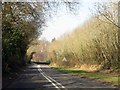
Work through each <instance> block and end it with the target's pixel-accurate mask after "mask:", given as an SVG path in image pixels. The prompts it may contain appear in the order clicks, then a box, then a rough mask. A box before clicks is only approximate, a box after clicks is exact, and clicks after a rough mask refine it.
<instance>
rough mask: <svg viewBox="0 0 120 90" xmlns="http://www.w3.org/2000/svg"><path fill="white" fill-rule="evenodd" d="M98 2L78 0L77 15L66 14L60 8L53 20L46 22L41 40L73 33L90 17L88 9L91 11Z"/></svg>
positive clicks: (96, 0)
mask: <svg viewBox="0 0 120 90" xmlns="http://www.w3.org/2000/svg"><path fill="white" fill-rule="evenodd" d="M98 1H99V2H101V1H102V0H80V2H81V4H80V7H79V9H78V12H79V13H78V14H77V15H76V14H70V13H68V12H67V13H66V10H65V8H64V7H63V6H62V8H61V10H59V12H58V13H57V14H56V15H55V16H54V18H50V19H48V20H47V22H46V23H47V27H45V28H44V31H43V34H42V36H41V38H46V39H47V40H48V41H51V40H52V39H53V38H54V37H55V38H56V39H58V38H59V37H60V36H62V35H63V34H65V33H69V32H71V31H73V30H74V29H75V28H77V27H78V26H80V25H82V24H83V23H84V22H85V21H86V20H88V19H89V18H90V17H91V16H92V12H91V11H90V9H93V8H94V7H93V6H94V3H95V2H98ZM104 1H108V0H104Z"/></svg>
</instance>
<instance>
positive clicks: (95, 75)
mask: <svg viewBox="0 0 120 90" xmlns="http://www.w3.org/2000/svg"><path fill="white" fill-rule="evenodd" d="M52 68H53V69H56V70H59V71H64V72H66V73H68V74H72V75H80V76H84V77H87V78H92V79H96V80H99V81H103V82H110V83H112V84H113V85H119V84H120V78H119V80H118V76H115V75H110V74H104V73H100V72H87V71H83V70H76V69H73V68H66V67H52ZM118 83H119V84H118Z"/></svg>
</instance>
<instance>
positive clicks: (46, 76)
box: [37, 65, 67, 90]
mask: <svg viewBox="0 0 120 90" xmlns="http://www.w3.org/2000/svg"><path fill="white" fill-rule="evenodd" d="M37 67H38V71H39V72H40V73H41V74H42V75H43V77H45V78H46V79H47V80H48V81H49V82H51V83H52V85H53V86H55V88H57V89H58V90H60V87H58V86H57V85H59V86H61V88H64V89H66V88H65V87H64V86H62V85H61V84H60V83H59V82H57V81H56V80H54V79H53V78H51V77H50V76H48V75H46V74H45V73H44V72H43V71H42V69H41V68H40V65H37ZM66 90H67V89H66Z"/></svg>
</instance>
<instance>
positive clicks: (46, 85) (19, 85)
mask: <svg viewBox="0 0 120 90" xmlns="http://www.w3.org/2000/svg"><path fill="white" fill-rule="evenodd" d="M4 89H11V90H18V89H22V90H118V89H117V88H116V87H113V86H111V85H110V84H107V83H101V82H96V81H95V80H90V79H87V78H81V77H79V76H73V75H69V74H66V73H64V72H60V71H57V70H54V69H51V68H50V67H49V66H48V65H44V64H34V63H33V64H31V65H29V66H27V68H26V69H25V70H24V72H23V73H21V74H20V75H19V77H18V78H17V79H16V80H15V81H13V82H12V83H11V84H10V85H9V86H8V87H6V88H4ZM4 89H3V90H4Z"/></svg>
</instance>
